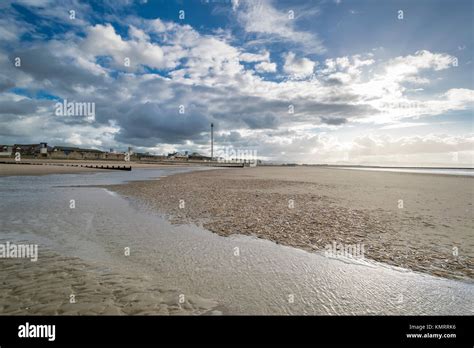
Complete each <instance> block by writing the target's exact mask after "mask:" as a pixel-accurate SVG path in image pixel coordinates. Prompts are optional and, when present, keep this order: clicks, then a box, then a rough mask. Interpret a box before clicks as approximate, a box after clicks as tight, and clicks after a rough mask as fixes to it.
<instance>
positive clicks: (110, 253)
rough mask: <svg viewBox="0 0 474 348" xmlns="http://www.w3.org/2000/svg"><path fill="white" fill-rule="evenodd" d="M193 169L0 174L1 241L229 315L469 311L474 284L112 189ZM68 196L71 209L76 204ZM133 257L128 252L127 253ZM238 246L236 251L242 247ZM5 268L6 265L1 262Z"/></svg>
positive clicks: (468, 312) (469, 312)
mask: <svg viewBox="0 0 474 348" xmlns="http://www.w3.org/2000/svg"><path fill="white" fill-rule="evenodd" d="M190 170H196V169H195V168H184V169H183V168H170V169H160V170H155V169H153V170H150V169H138V170H133V171H132V172H107V173H94V174H67V175H66V174H61V175H47V176H34V177H28V176H23V177H4V178H0V192H1V197H2V199H1V202H0V221H1V224H0V237H1V239H3V240H9V241H17V240H28V241H29V242H30V243H38V244H39V248H40V251H39V253H40V255H39V257H41V248H42V247H44V248H50V249H52V250H54V251H56V252H59V253H60V254H62V255H67V256H71V257H72V256H74V257H79V258H81V259H82V260H84V261H86V262H88V263H91V264H94V265H95V266H97V265H99V266H102V267H104V269H106V268H114V269H115V270H117V269H118V270H120V269H123V270H124V271H127V272H129V271H133V272H135V273H136V274H138V275H142V276H143V277H144V278H148V277H151V278H152V279H153V281H154V282H156V283H157V284H158V285H160V286H163V287H166V288H169V287H174V288H176V289H178V291H179V292H180V293H182V294H184V295H199V296H201V297H203V298H207V299H212V300H215V301H217V302H218V303H219V304H220V310H222V311H223V312H224V313H227V314H427V315H429V314H471V315H472V314H473V313H474V311H473V297H474V296H473V295H474V285H473V284H472V283H469V282H461V281H454V280H448V279H442V278H436V277H432V276H430V275H425V274H420V273H414V272H411V271H408V270H403V269H400V268H395V267H390V266H387V265H383V264H380V263H376V262H370V261H360V262H356V261H353V260H349V259H347V260H342V259H331V258H327V257H324V255H321V254H315V253H308V252H305V251H302V250H299V249H294V248H290V247H285V246H281V245H277V244H275V243H273V242H270V241H266V240H260V239H255V238H251V237H247V236H232V237H220V236H218V235H216V234H213V233H211V232H209V231H206V230H204V229H202V228H199V227H196V226H192V225H180V226H176V225H171V224H170V223H169V222H168V221H167V220H165V219H163V218H161V217H159V216H157V214H156V213H152V212H149V211H147V210H145V209H144V208H142V206H141V205H140V204H139V203H137V202H134V201H132V200H128V199H125V198H123V197H121V196H120V195H118V194H115V193H113V192H111V191H110V190H107V189H103V188H98V187H81V186H82V185H104V184H116V183H121V182H124V181H127V180H143V179H149V178H156V177H159V176H163V175H170V174H172V173H176V172H184V171H190ZM71 200H74V201H75V208H74V209H71V208H70V202H71ZM126 247H128V248H130V256H124V248H126ZM237 248H238V249H237ZM0 262H1V260H0Z"/></svg>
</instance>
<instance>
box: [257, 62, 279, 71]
mask: <svg viewBox="0 0 474 348" xmlns="http://www.w3.org/2000/svg"><path fill="white" fill-rule="evenodd" d="M255 70H256V71H258V72H260V73H266V72H275V71H276V70H277V66H276V64H275V63H269V62H260V63H258V64H256V65H255Z"/></svg>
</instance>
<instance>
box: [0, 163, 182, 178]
mask: <svg viewBox="0 0 474 348" xmlns="http://www.w3.org/2000/svg"><path fill="white" fill-rule="evenodd" d="M11 162H12V163H13V161H11ZM25 162H30V163H41V164H42V165H31V164H21V163H20V164H16V163H15V164H3V163H0V176H17V175H48V174H75V173H87V172H91V173H93V172H104V171H108V170H106V169H96V168H84V167H69V166H64V165H71V164H74V165H110V166H127V167H128V166H132V169H133V168H164V167H175V166H180V165H181V166H182V164H179V165H164V164H150V163H139V162H125V161H113V162H112V161H108V162H107V161H72V160H69V161H58V160H56V161H54V160H51V161H44V160H28V159H26V160H25Z"/></svg>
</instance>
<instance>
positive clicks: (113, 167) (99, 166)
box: [0, 161, 132, 171]
mask: <svg viewBox="0 0 474 348" xmlns="http://www.w3.org/2000/svg"><path fill="white" fill-rule="evenodd" d="M0 163H1V164H26V165H33V166H59V167H79V168H81V167H82V168H94V169H110V170H126V171H131V170H132V166H120V165H109V164H72V163H36V162H23V161H18V162H12V161H0Z"/></svg>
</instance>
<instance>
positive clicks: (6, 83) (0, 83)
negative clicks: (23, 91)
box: [0, 75, 15, 92]
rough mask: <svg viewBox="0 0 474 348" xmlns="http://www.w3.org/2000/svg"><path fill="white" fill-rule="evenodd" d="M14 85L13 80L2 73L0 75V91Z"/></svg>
mask: <svg viewBox="0 0 474 348" xmlns="http://www.w3.org/2000/svg"><path fill="white" fill-rule="evenodd" d="M13 87H15V82H13V80H11V79H9V78H8V77H6V76H4V75H0V92H4V91H6V90H8V89H10V88H13Z"/></svg>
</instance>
